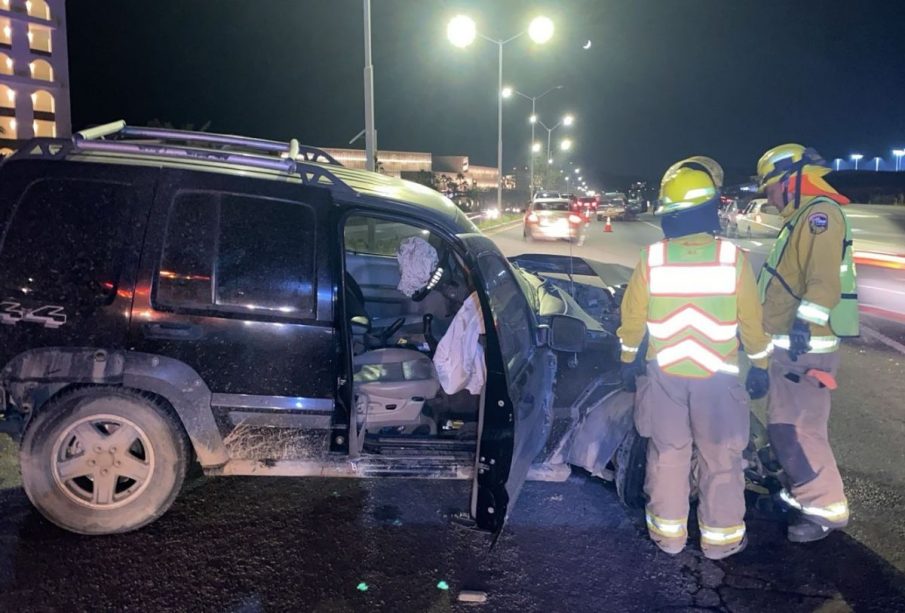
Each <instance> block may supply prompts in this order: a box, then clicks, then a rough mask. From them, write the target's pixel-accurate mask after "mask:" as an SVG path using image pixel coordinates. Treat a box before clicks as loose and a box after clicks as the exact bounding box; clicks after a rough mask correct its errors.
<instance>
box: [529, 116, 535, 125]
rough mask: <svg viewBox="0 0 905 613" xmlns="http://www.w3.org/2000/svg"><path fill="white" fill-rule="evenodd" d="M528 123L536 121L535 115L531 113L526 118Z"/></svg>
mask: <svg viewBox="0 0 905 613" xmlns="http://www.w3.org/2000/svg"><path fill="white" fill-rule="evenodd" d="M528 123H537V115H532V116H531V117H529V118H528Z"/></svg>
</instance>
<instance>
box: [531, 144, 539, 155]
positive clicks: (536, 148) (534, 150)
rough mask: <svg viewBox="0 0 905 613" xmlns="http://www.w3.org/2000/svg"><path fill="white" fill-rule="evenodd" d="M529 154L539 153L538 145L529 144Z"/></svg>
mask: <svg viewBox="0 0 905 613" xmlns="http://www.w3.org/2000/svg"><path fill="white" fill-rule="evenodd" d="M531 153H540V143H532V144H531Z"/></svg>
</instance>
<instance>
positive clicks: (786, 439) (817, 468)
mask: <svg viewBox="0 0 905 613" xmlns="http://www.w3.org/2000/svg"><path fill="white" fill-rule="evenodd" d="M812 368H813V369H817V370H823V371H826V372H828V373H830V374H832V375H833V376H835V375H836V371H837V370H838V368H839V353H838V352H836V351H834V352H832V353H821V354H815V353H808V354H805V355H803V356H800V357H799V358H798V361H797V362H793V361H791V360H790V359H789V353H788V351H786V350H785V349H776V351H775V353H774V354H773V360H772V362H771V364H770V395H769V403H768V410H767V413H768V415H767V416H768V425H767V433H768V435H769V437H770V444H771V446H772V447H773V449H774V451H775V452H776V457H777V459H778V460H779V462H780V464H782V467H783V470H784V471H785V474H786V476H787V477H788V484H787V486H788V487H789V489H790V490H791V492H784V494H783V497H784V498H785V499H786V500H787V502H789V503H790V504H791V505H792V506H794V507H796V508H798V509H800V510H801V511H802V512H803V513H804V514H805V515H806V516H807V517H808V518H809V519H811V520H813V521H814V522H815V523H818V524H821V525H823V526H826V527H827V528H841V527H843V526H845V525H846V524H847V523H848V516H849V511H848V502H847V501H846V499H845V492H844V491H843V488H842V477H841V476H840V475H839V469H838V468H837V466H836V458H835V457H834V456H833V450H832V448H830V441H829V431H828V423H829V419H830V390H829V389H827V388H825V387H821V386H820V383H819V382H818V381H817V380H816V379H814V378H813V377H809V376H807V372H808V370H810V369H812ZM789 494H791V495H789Z"/></svg>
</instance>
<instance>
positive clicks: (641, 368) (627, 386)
mask: <svg viewBox="0 0 905 613" xmlns="http://www.w3.org/2000/svg"><path fill="white" fill-rule="evenodd" d="M645 372H647V365H646V364H645V363H644V362H643V361H635V362H629V363H627V364H626V363H623V364H622V370H620V371H619V374H620V375H621V376H622V389H624V390H625V391H627V392H631V393H633V394H634V393H635V391H636V389H637V387H636V386H635V379H637V378H638V377H640V376H641V375H643V374H644V373H645Z"/></svg>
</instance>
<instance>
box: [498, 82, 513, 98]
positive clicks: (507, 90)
mask: <svg viewBox="0 0 905 613" xmlns="http://www.w3.org/2000/svg"><path fill="white" fill-rule="evenodd" d="M500 95H501V96H503V98H509V97H511V96H512V88H511V87H509V86H508V85H507V86H506V87H504V88H503V89H502V90H500Z"/></svg>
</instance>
